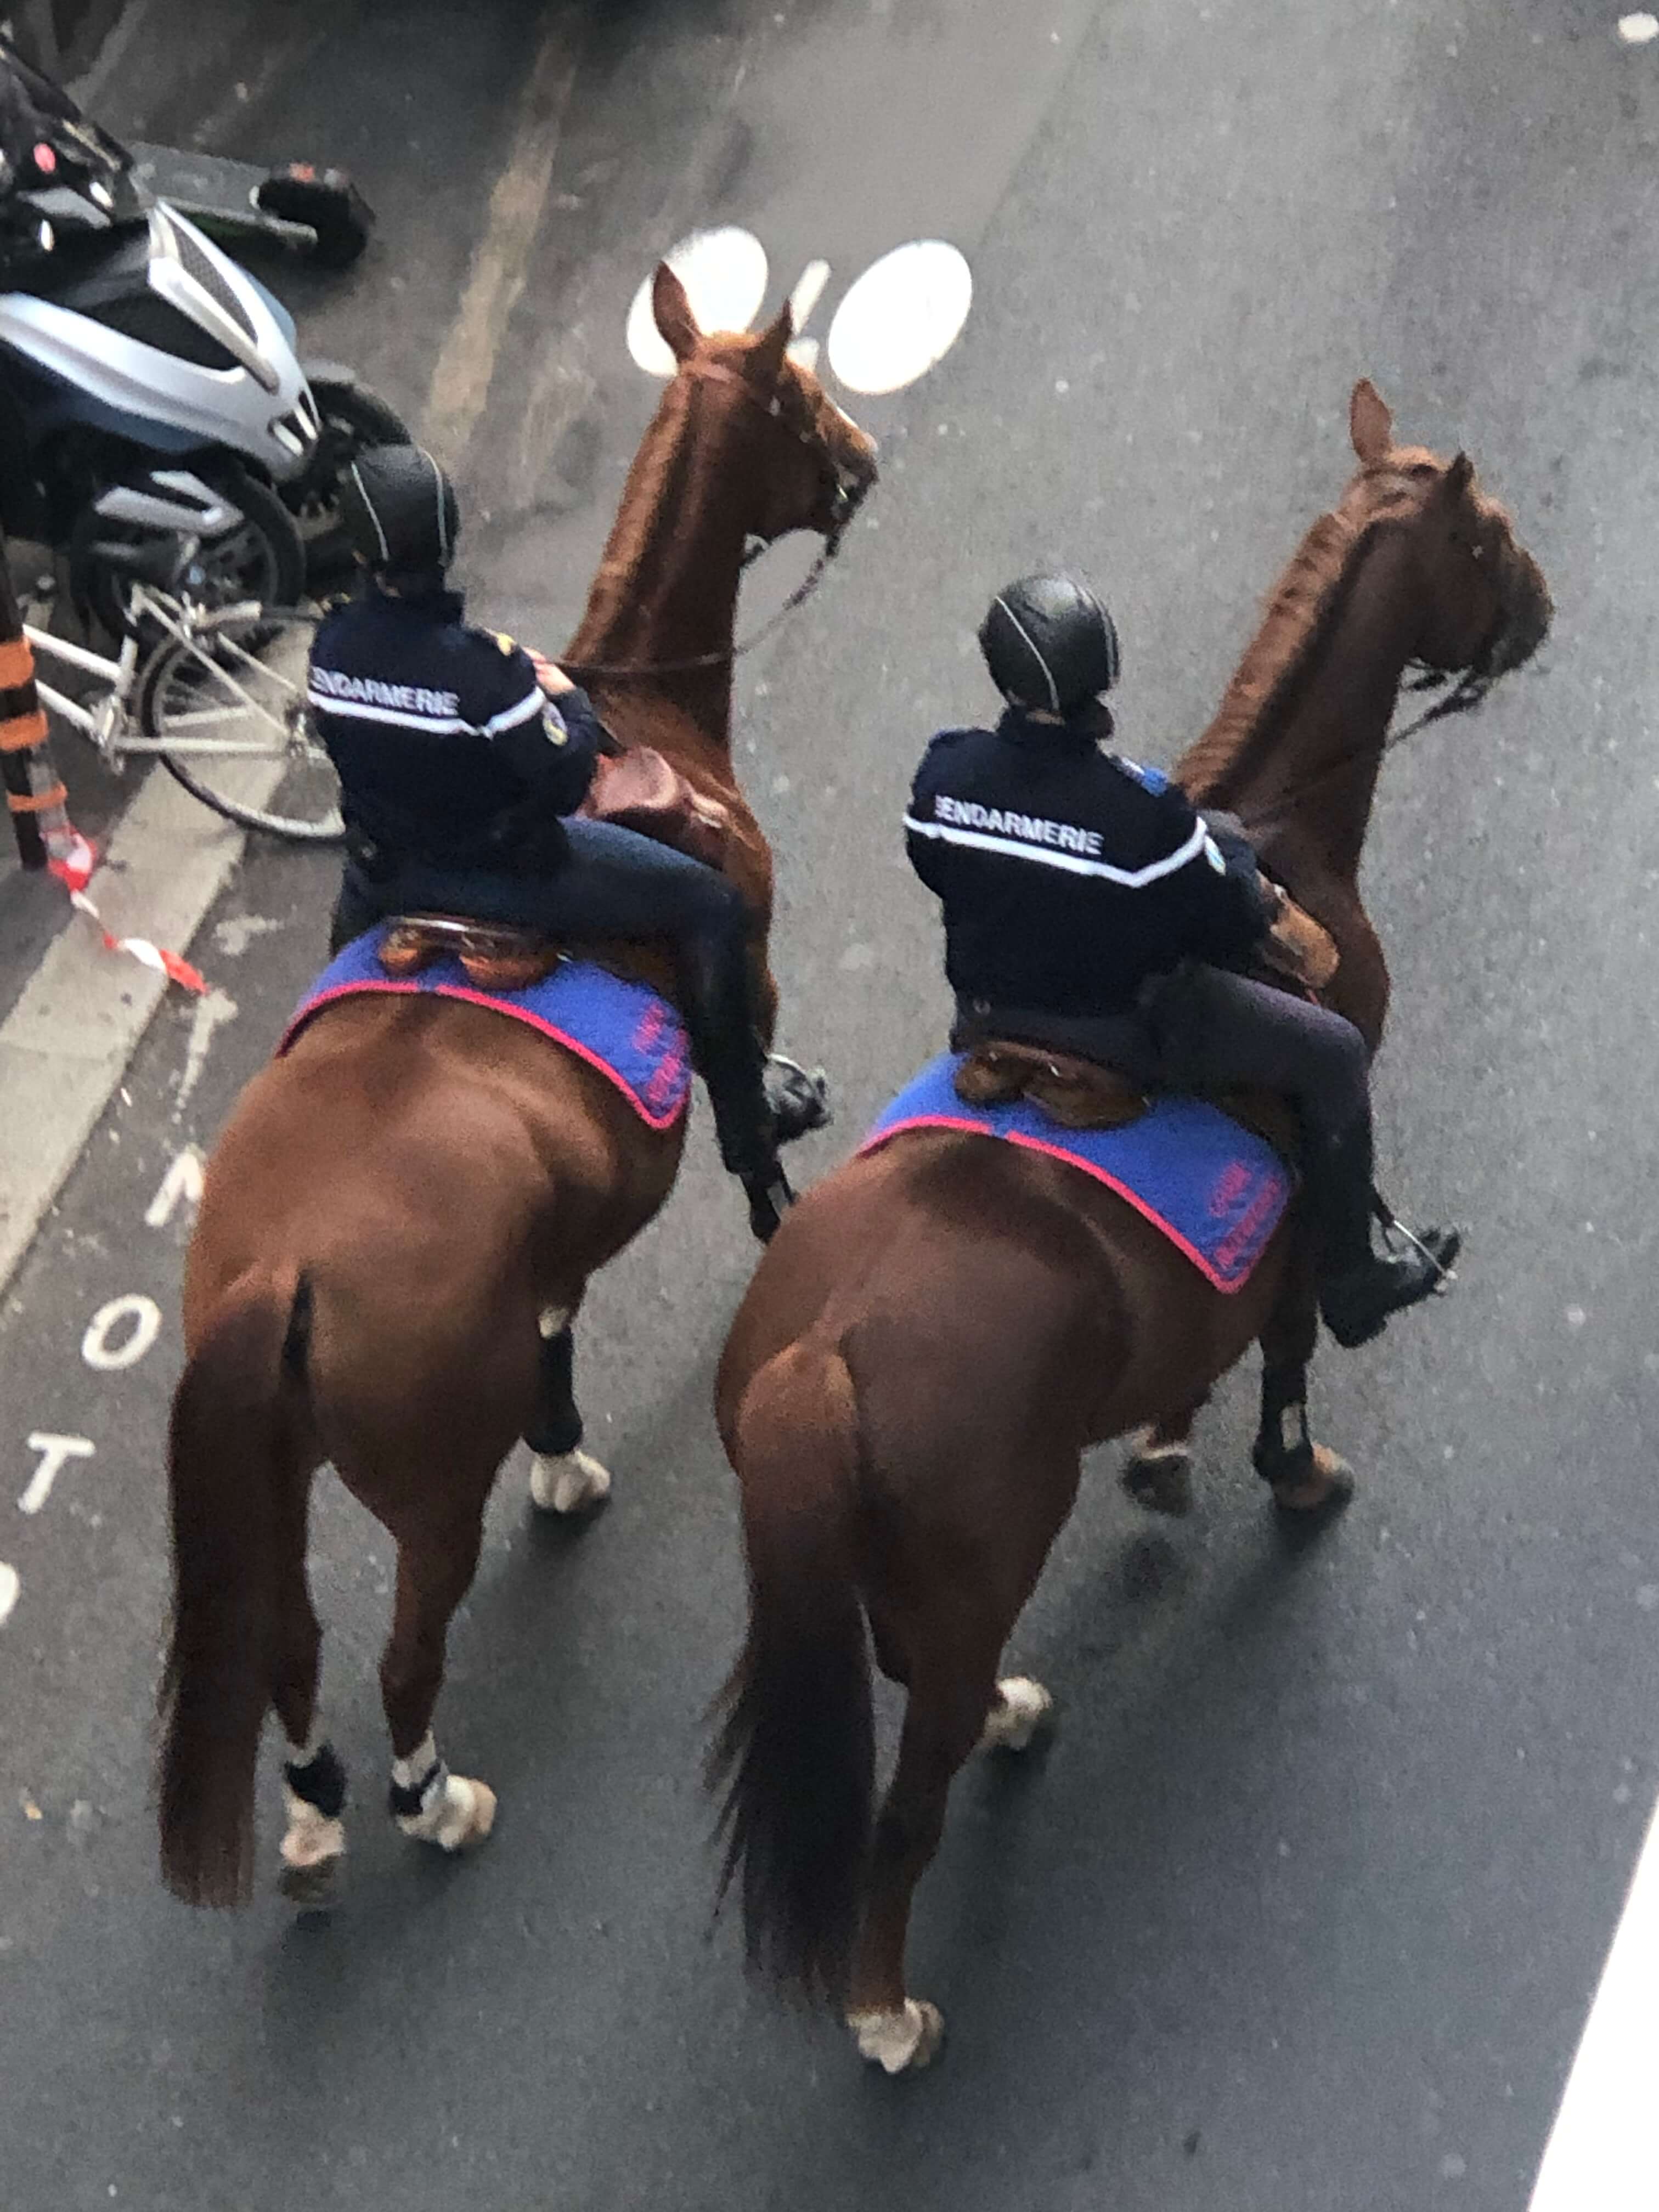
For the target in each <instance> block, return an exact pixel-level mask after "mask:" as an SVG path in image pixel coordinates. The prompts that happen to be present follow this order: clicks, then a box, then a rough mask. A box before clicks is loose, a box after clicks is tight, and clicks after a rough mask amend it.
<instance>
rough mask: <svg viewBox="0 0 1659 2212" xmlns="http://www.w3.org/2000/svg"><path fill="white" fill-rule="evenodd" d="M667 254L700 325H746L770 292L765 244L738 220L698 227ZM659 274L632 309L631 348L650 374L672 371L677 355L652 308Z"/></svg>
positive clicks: (715, 328) (636, 298) (724, 327)
mask: <svg viewBox="0 0 1659 2212" xmlns="http://www.w3.org/2000/svg"><path fill="white" fill-rule="evenodd" d="M664 258H665V260H666V262H667V264H668V265H669V267H670V268H671V270H673V272H674V274H675V275H676V276H678V278H679V280H680V282H681V283H682V284H684V287H685V291H686V296H687V298H688V299H689V300H690V302H691V312H692V313H693V314H694V315H695V316H696V319H697V326H698V328H699V329H700V330H704V331H746V330H747V329H748V327H749V325H750V323H752V322H753V321H754V319H755V318H756V316H757V314H758V313H760V304H761V301H763V299H764V298H765V297H766V270H767V263H766V248H765V247H764V246H763V245H762V244H761V242H760V240H759V239H757V237H756V236H755V234H754V233H753V231H751V230H739V229H738V228H737V227H736V226H735V225H734V224H728V225H726V226H725V227H724V228H720V229H719V230H694V231H693V232H692V233H691V235H690V237H689V238H683V239H682V240H680V242H679V244H678V246H674V247H672V248H671V251H670V252H668V253H667V254H665V256H664ZM826 273H827V272H826ZM655 276H656V270H654V269H653V270H652V271H651V273H650V275H649V276H647V277H646V278H645V280H644V281H643V283H641V286H640V289H639V290H638V291H637V292H635V295H634V299H633V304H632V305H631V306H630V307H629V310H628V350H629V353H630V354H632V355H633V356H634V359H635V362H638V364H639V366H640V367H641V368H642V369H643V370H644V371H645V373H646V374H647V376H663V377H667V376H672V374H674V356H673V355H672V354H671V353H670V351H669V350H668V348H667V347H666V346H665V344H664V343H663V340H662V335H661V333H660V331H659V330H658V328H657V324H656V318H655V316H654V315H653V313H652V312H651V286H652V283H653V280H654V278H655Z"/></svg>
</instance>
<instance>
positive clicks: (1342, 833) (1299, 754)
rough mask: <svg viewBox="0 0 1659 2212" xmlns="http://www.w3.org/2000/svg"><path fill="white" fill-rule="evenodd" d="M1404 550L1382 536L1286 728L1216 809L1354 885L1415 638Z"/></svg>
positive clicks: (1274, 846) (1364, 561)
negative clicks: (1263, 829) (1258, 825)
mask: <svg viewBox="0 0 1659 2212" xmlns="http://www.w3.org/2000/svg"><path fill="white" fill-rule="evenodd" d="M1413 586H1414V578H1413V569H1412V562H1411V553H1410V548H1409V546H1408V544H1407V541H1406V539H1405V538H1404V536H1403V534H1402V533H1401V532H1396V531H1385V532H1380V533H1379V534H1378V535H1377V536H1376V538H1374V539H1373V540H1372V542H1371V544H1370V546H1369V547H1368V548H1367V549H1366V550H1365V551H1364V554H1363V555H1362V556H1361V567H1360V570H1359V573H1358V575H1357V576H1356V577H1355V578H1354V580H1353V583H1352V588H1351V589H1350V591H1349V592H1348V594H1347V597H1346V602H1345V604H1344V605H1343V606H1342V607H1341V609H1340V612H1339V613H1338V614H1337V616H1336V617H1335V618H1334V620H1333V622H1332V623H1331V626H1330V630H1329V633H1328V635H1327V636H1326V637H1325V638H1324V640H1323V641H1322V645H1321V647H1320V649H1319V651H1318V653H1317V655H1316V659H1315V660H1314V662H1313V664H1312V665H1311V666H1310V667H1309V668H1308V669H1307V670H1306V671H1305V672H1304V675H1303V676H1302V678H1301V679H1300V681H1299V683H1298V684H1297V691H1296V696H1295V698H1294V700H1293V702H1292V703H1291V706H1290V708H1289V709H1288V711H1287V713H1286V714H1285V722H1284V726H1283V727H1282V729H1281V730H1280V731H1279V733H1278V736H1277V738H1275V739H1274V740H1273V743H1272V744H1270V745H1269V746H1268V747H1267V750H1265V752H1264V753H1263V755H1262V757H1261V763H1260V765H1259V766H1258V767H1255V769H1253V771H1252V772H1251V773H1250V774H1249V775H1248V777H1247V778H1246V779H1244V780H1243V781H1240V782H1239V783H1237V784H1236V785H1233V786H1232V787H1231V788H1230V789H1229V790H1228V791H1227V793H1226V796H1225V800H1224V801H1223V802H1222V803H1224V804H1225V805H1228V806H1231V807H1232V808H1233V809H1234V810H1235V811H1237V813H1239V814H1240V815H1241V816H1242V817H1243V819H1244V822H1245V823H1246V826H1247V827H1248V826H1249V823H1250V821H1251V819H1252V817H1258V818H1263V819H1266V820H1267V821H1268V822H1270V823H1273V827H1272V828H1271V829H1269V830H1268V831H1267V834H1265V835H1264V836H1262V838H1261V846H1262V848H1263V850H1264V852H1266V853H1267V854H1277V853H1280V852H1285V851H1287V850H1288V849H1289V848H1298V847H1299V848H1301V849H1302V850H1303V851H1304V852H1311V854H1315V855H1316V857H1317V861H1318V865H1319V866H1320V867H1321V869H1322V872H1325V873H1327V874H1328V875H1330V876H1334V877H1335V878H1337V879H1338V880H1340V881H1341V882H1343V883H1345V884H1352V883H1353V882H1354V880H1355V878H1357V876H1358V871H1359V855H1360V850H1361V848H1362V847H1363V846H1364V842H1365V832H1366V829H1367V828H1368V827H1369V826H1370V814H1371V801H1372V799H1373V798H1374V796H1375V794H1376V778H1377V772H1378V770H1379V769H1380V768H1381V767H1382V764H1383V749H1384V744H1385V741H1386V739H1387V737H1388V731H1389V723H1390V721H1391V720H1393V718H1394V712H1395V703H1396V702H1397V700H1398V698H1399V696H1400V686H1401V679H1402V678H1403V677H1404V675H1405V671H1406V667H1407V663H1408V661H1409V660H1410V659H1411V657H1412V653H1413V649H1414V647H1415V645H1416V641H1417V636H1418V631H1419V614H1418V609H1417V607H1416V605H1415V602H1414V591H1413Z"/></svg>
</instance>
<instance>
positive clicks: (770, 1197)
mask: <svg viewBox="0 0 1659 2212" xmlns="http://www.w3.org/2000/svg"><path fill="white" fill-rule="evenodd" d="M679 964H680V981H681V1000H682V1003H683V1006H684V1014H685V1026H686V1030H687V1032H688V1034H689V1036H690V1041H691V1058H692V1061H693V1064H694V1065H695V1066H696V1070H697V1073H699V1074H700V1075H701V1076H702V1079H703V1082H704V1083H705V1084H706V1085H707V1086H708V1103H709V1104H710V1105H711V1106H712V1107H713V1108H714V1138H715V1141H716V1143H717V1144H718V1145H719V1146H720V1164H721V1166H722V1167H724V1168H725V1169H726V1172H727V1173H728V1174H729V1175H734V1176H737V1177H738V1181H739V1182H741V1183H742V1185H743V1187H744V1192H745V1194H747V1197H748V1200H749V1226H750V1228H751V1229H752V1230H753V1231H754V1232H755V1234H756V1236H757V1237H759V1239H760V1241H761V1243H763V1244H764V1243H769V1241H770V1239H771V1237H772V1235H773V1233H774V1231H775V1230H776V1228H777V1226H778V1224H779V1222H780V1221H781V1219H782V1218H783V1215H784V1213H785V1212H787V1209H788V1208H789V1206H792V1205H793V1203H794V1195H795V1194H794V1193H793V1191H792V1190H791V1189H790V1188H789V1179H788V1177H787V1176H786V1175H785V1174H784V1171H783V1168H782V1165H781V1163H780V1161H779V1159H778V1139H777V1128H776V1124H775V1117H774V1115H773V1112H772V1107H771V1103H770V1101H769V1098H768V1097H767V1090H766V1054H764V1053H763V1051H762V1049H761V1043H760V1038H759V1037H758V1036H757V1034H756V1030H755V1021H754V1014H753V1011H752V1009H751V1007H750V987H749V963H748V959H747V957H746V956H745V957H744V958H743V959H741V960H740V961H731V960H714V959H713V958H708V957H699V955H698V953H697V952H696V951H695V950H692V949H690V948H688V950H687V951H686V952H685V954H684V957H683V958H682V959H681V961H680V963H679Z"/></svg>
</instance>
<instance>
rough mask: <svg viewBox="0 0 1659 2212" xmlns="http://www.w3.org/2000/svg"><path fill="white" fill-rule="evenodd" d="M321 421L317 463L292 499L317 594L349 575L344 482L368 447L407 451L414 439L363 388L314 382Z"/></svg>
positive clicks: (322, 380)
mask: <svg viewBox="0 0 1659 2212" xmlns="http://www.w3.org/2000/svg"><path fill="white" fill-rule="evenodd" d="M311 396H312V398H313V399H314V400H315V401H316V403H317V412H318V413H319V415H320V416H321V417H322V421H323V435H322V438H321V441H320V442H319V445H318V448H317V457H316V459H314V460H313V463H312V465H311V466H310V467H309V468H308V469H307V471H306V472H305V475H304V476H303V477H301V479H300V481H299V483H298V484H297V485H290V486H289V488H288V496H289V503H290V505H291V506H292V507H293V508H294V513H295V520H297V521H298V523H299V526H300V535H301V538H302V539H303V540H304V543H305V555H306V585H307V589H308V590H309V591H311V592H313V593H316V592H324V591H326V590H328V589H329V588H330V587H331V586H336V585H338V584H339V583H341V582H342V581H343V580H344V579H345V578H346V577H348V576H349V574H351V565H352V562H351V541H350V539H349V538H348V537H347V535H346V532H345V526H344V525H343V523H342V521H341V520H340V478H341V477H343V475H344V474H345V471H347V470H348V469H349V467H350V465H351V464H352V462H353V461H355V460H356V458H357V456H358V454H359V453H363V452H364V451H366V450H367V448H368V447H370V446H407V445H409V444H410V443H412V441H413V434H412V432H411V431H410V428H409V425H408V424H407V423H406V422H404V418H403V416H401V415H399V414H398V411H397V410H396V409H395V408H393V407H388V406H387V404H386V401H385V400H384V399H381V398H379V397H378V396H377V395H376V394H375V393H374V392H370V391H368V390H367V389H366V388H365V386H362V385H361V384H343V383H336V382H335V381H333V380H331V379H330V378H327V377H319V378H316V379H314V380H313V383H312V386H311Z"/></svg>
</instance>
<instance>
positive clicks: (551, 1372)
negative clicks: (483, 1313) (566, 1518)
mask: <svg viewBox="0 0 1659 2212" xmlns="http://www.w3.org/2000/svg"><path fill="white" fill-rule="evenodd" d="M541 1338H542V1340H541V1350H540V1364H539V1367H538V1373H537V1381H536V1414H535V1419H533V1420H532V1423H531V1425H530V1426H529V1428H528V1429H527V1430H526V1431H525V1442H526V1443H527V1444H528V1445H529V1447H530V1449H531V1451H532V1455H533V1456H532V1460H531V1464H530V1496H531V1500H532V1504H536V1505H537V1506H538V1507H539V1508H540V1509H541V1510H542V1511H543V1512H544V1513H580V1512H584V1511H586V1510H588V1509H589V1508H590V1507H592V1506H596V1505H602V1504H604V1503H605V1499H606V1498H608V1497H609V1496H610V1495H611V1470H610V1469H609V1468H605V1467H602V1466H601V1465H600V1464H599V1461H598V1460H596V1459H595V1458H594V1457H593V1455H592V1453H591V1452H585V1451H584V1450H583V1449H582V1448H581V1443H582V1417H581V1415H580V1413H579V1412H578V1411H577V1409H576V1389H575V1361H576V1344H575V1339H574V1335H573V1334H572V1333H571V1322H570V1316H569V1315H568V1313H561V1312H559V1311H558V1310H556V1309H555V1308H551V1307H550V1308H549V1310H547V1312H546V1313H544V1315H543V1316H542V1318H541Z"/></svg>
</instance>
